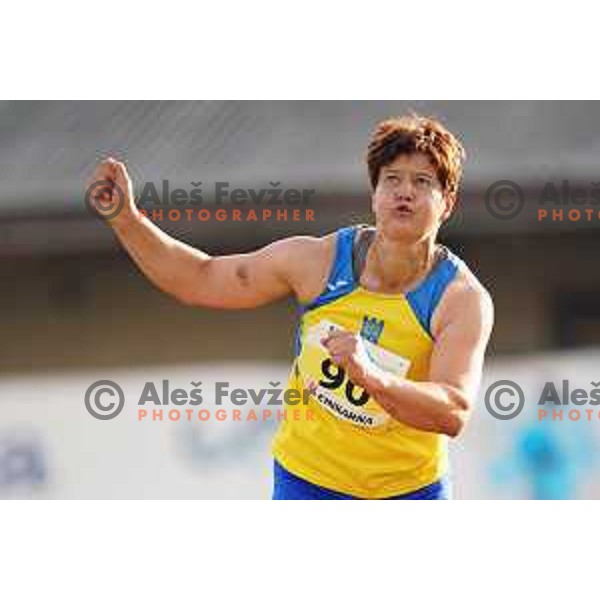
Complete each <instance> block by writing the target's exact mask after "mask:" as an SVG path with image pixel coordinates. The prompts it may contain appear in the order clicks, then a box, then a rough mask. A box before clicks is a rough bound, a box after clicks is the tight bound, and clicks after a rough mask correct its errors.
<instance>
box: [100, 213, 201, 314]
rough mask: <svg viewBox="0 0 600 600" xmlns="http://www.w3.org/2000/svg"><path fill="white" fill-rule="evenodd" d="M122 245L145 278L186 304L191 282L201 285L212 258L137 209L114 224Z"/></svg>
mask: <svg viewBox="0 0 600 600" xmlns="http://www.w3.org/2000/svg"><path fill="white" fill-rule="evenodd" d="M111 225H112V229H113V231H114V232H115V234H116V236H117V238H118V240H119V242H120V243H121V244H122V246H123V247H124V248H125V250H126V251H127V252H128V254H129V255H130V256H131V258H132V259H133V261H134V262H135V263H136V265H137V266H138V267H139V268H140V270H141V271H142V272H143V273H144V275H145V276H146V277H147V278H148V279H149V280H150V281H151V282H152V283H154V284H155V285H156V286H157V287H159V288H160V289H161V290H163V291H164V292H166V293H168V294H170V295H172V296H174V297H176V298H177V299H179V300H181V301H183V302H186V297H187V294H189V291H190V287H191V285H192V282H194V284H195V285H202V282H201V276H202V270H203V265H204V266H206V265H208V263H209V262H210V260H211V257H210V256H209V255H208V254H206V253H204V252H201V251H200V250H197V249H195V248H192V247H191V246H188V245H187V244H184V243H183V242H180V241H178V240H176V239H174V238H172V237H171V236H169V235H168V234H167V233H165V232H164V231H162V230H161V229H160V228H159V227H157V226H156V225H155V224H154V223H153V222H152V221H151V220H150V219H148V218H145V217H141V216H140V215H139V213H138V212H137V211H135V210H132V211H129V212H128V213H127V214H124V215H121V216H120V218H119V220H118V222H115V223H114V224H112V223H111Z"/></svg>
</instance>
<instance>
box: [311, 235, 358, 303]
mask: <svg viewBox="0 0 600 600" xmlns="http://www.w3.org/2000/svg"><path fill="white" fill-rule="evenodd" d="M355 236H356V227H344V228H343V229H339V230H338V231H337V233H336V247H335V257H334V259H333V265H332V267H331V271H330V272H329V278H328V280H327V285H326V286H325V289H324V290H323V292H322V293H321V295H320V296H319V297H318V298H315V300H313V301H312V302H311V303H310V304H308V305H307V306H305V307H304V310H311V309H313V308H317V307H318V306H322V305H323V304H327V303H328V302H332V301H333V300H337V299H338V298H341V297H342V296H345V295H346V294H349V293H350V292H351V291H352V290H353V289H354V288H355V287H356V281H355V279H354V270H353V264H352V252H353V249H354V238H355Z"/></svg>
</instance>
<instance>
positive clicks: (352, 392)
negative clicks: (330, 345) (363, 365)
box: [319, 358, 369, 406]
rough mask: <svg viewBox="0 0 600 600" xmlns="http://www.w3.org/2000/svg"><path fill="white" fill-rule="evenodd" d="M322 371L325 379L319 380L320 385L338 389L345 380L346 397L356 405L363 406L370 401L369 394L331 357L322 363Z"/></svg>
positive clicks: (329, 388)
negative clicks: (347, 376)
mask: <svg viewBox="0 0 600 600" xmlns="http://www.w3.org/2000/svg"><path fill="white" fill-rule="evenodd" d="M321 373H322V374H323V379H320V380H319V385H321V386H323V387H324V388H326V389H328V390H337V389H338V388H339V387H341V386H342V385H343V383H344V381H345V382H346V385H345V389H344V392H345V395H346V398H347V399H348V402H351V403H352V404H354V406H362V405H363V404H366V403H367V402H368V401H369V394H368V393H367V392H366V391H365V390H362V389H361V388H359V387H358V386H355V385H354V384H353V383H352V382H351V381H350V380H349V379H347V378H346V371H345V370H344V369H342V367H338V366H337V365H336V364H335V363H334V362H333V361H332V360H331V359H330V358H327V359H325V360H324V361H323V362H322V363H321ZM358 392H360V394H359V393H358Z"/></svg>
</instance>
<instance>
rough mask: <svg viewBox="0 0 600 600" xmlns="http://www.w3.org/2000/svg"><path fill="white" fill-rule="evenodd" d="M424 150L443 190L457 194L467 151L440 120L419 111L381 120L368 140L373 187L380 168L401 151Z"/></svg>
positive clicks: (368, 163)
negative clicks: (423, 115)
mask: <svg viewBox="0 0 600 600" xmlns="http://www.w3.org/2000/svg"><path fill="white" fill-rule="evenodd" d="M413 152H423V153H425V154H427V155H428V156H429V158H430V160H431V161H432V162H433V165H434V167H435V169H436V172H437V176H438V179H439V180H440V183H441V184H442V187H443V189H444V193H446V194H449V195H451V196H456V195H457V193H458V186H459V183H460V178H461V176H462V164H463V161H464V158H465V151H464V148H463V147H462V144H461V143H460V142H459V141H458V140H457V139H456V137H454V135H453V134H452V133H450V132H449V131H448V130H447V129H446V128H445V127H444V126H443V125H442V124H441V123H440V122H439V121H437V120H436V119H434V118H431V117H420V116H418V115H416V114H410V115H405V116H401V117H394V118H391V119H387V120H385V121H381V122H380V123H378V124H377V126H376V127H375V130H374V131H373V133H372V135H371V139H370V141H369V147H368V151H367V165H368V168H369V179H370V180H371V185H372V186H373V189H375V188H376V187H377V182H378V181H379V172H380V171H381V168H382V167H384V166H386V165H388V164H390V163H391V162H392V161H393V160H394V159H395V158H396V157H397V156H399V155H400V154H411V153H413Z"/></svg>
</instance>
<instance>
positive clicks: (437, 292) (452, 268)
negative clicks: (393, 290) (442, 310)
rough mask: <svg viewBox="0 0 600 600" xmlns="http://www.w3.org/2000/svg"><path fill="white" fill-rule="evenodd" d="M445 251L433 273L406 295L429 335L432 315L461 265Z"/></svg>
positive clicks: (453, 256) (459, 261)
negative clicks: (444, 255)
mask: <svg viewBox="0 0 600 600" xmlns="http://www.w3.org/2000/svg"><path fill="white" fill-rule="evenodd" d="M445 251H446V257H445V258H443V259H442V260H441V261H440V262H439V263H438V264H437V265H436V266H435V268H434V269H433V271H431V273H430V274H429V275H428V276H427V277H426V278H425V279H424V280H423V282H422V283H421V284H420V285H419V286H418V287H417V288H416V289H414V290H412V291H411V292H408V294H406V299H407V300H408V303H409V304H410V306H411V308H412V309H413V312H414V313H415V316H416V317H417V319H418V320H419V323H421V325H422V327H423V329H425V331H426V332H427V333H428V334H429V335H431V318H432V316H433V313H434V311H435V309H436V308H437V305H438V304H439V302H440V300H441V299H442V296H443V295H444V292H445V291H446V288H447V287H448V285H449V284H450V282H451V281H452V280H453V279H454V277H455V276H456V273H457V271H458V268H459V266H460V264H461V263H462V261H461V260H460V259H459V258H458V257H457V256H455V255H454V254H452V252H450V251H449V250H448V249H447V248H445Z"/></svg>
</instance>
